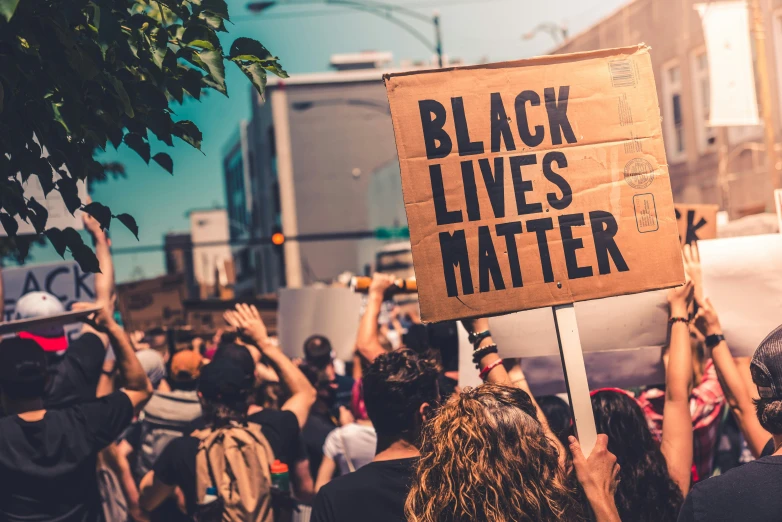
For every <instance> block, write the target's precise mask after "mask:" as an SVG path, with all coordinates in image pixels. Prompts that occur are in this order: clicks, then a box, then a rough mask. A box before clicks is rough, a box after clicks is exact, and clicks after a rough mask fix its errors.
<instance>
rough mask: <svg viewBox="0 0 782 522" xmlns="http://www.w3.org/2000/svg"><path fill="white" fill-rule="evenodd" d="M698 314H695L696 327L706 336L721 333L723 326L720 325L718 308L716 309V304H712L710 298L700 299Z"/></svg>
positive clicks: (698, 300)
mask: <svg viewBox="0 0 782 522" xmlns="http://www.w3.org/2000/svg"><path fill="white" fill-rule="evenodd" d="M695 300H696V302H697V303H698V314H697V315H696V316H695V327H696V328H698V330H700V331H701V333H702V334H703V335H704V336H708V335H712V334H721V333H722V326H721V325H720V318H719V316H718V315H717V310H715V309H714V305H712V304H711V300H710V299H709V298H706V299H698V298H697V297H696V299H695Z"/></svg>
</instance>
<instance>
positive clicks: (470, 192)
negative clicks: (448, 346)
mask: <svg viewBox="0 0 782 522" xmlns="http://www.w3.org/2000/svg"><path fill="white" fill-rule="evenodd" d="M385 82H386V88H387V91H388V99H389V103H390V105H391V115H392V119H393V123H394V131H395V135H396V144H397V151H398V154H399V162H400V167H401V173H402V188H403V193H404V200H405V208H406V210H407V221H408V224H409V227H410V238H411V243H412V250H413V262H414V265H415V271H416V275H417V280H418V287H419V298H420V302H421V314H422V319H423V320H425V321H442V320H447V319H458V318H463V317H474V316H481V315H491V314H500V313H506V312H513V311H517V310H524V309H530V308H539V307H543V306H550V305H556V304H563V303H572V302H574V301H583V300H587V299H596V298H601V297H608V296H613V295H622V294H631V293H635V292H642V291H645V290H652V289H658V288H666V287H671V286H675V285H677V284H680V283H682V282H683V281H684V271H683V267H682V263H681V250H680V245H679V237H678V230H677V225H676V218H675V216H674V210H673V198H672V195H671V187H670V180H669V177H668V168H667V161H666V158H665V151H664V148H663V141H662V131H661V128H660V119H659V113H660V111H659V107H658V105H657V93H656V90H655V83H654V71H653V69H652V63H651V59H650V57H649V51H648V48H647V47H646V46H644V45H638V46H635V47H628V48H624V49H612V50H603V51H595V52H589V53H578V54H572V55H555V56H545V57H540V58H533V59H529V60H521V61H517V62H505V63H497V64H489V65H480V66H472V67H460V68H451V69H440V70H436V71H429V72H409V73H398V74H391V75H386V76H385Z"/></svg>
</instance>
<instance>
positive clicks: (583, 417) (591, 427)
mask: <svg viewBox="0 0 782 522" xmlns="http://www.w3.org/2000/svg"><path fill="white" fill-rule="evenodd" d="M553 311H554V326H556V328H557V341H558V342H559V354H560V356H561V357H562V371H563V373H564V374H565V386H567V395H568V400H569V402H570V409H571V410H572V412H573V421H574V425H575V427H576V437H578V441H579V442H580V443H581V449H582V450H583V451H584V455H589V454H590V453H591V452H592V448H594V447H595V441H596V440H597V428H595V417H594V415H593V414H592V398H591V397H590V396H589V382H588V381H587V374H586V366H585V365H584V352H583V350H582V349H581V339H580V338H579V336H578V322H576V309H575V307H574V306H573V304H572V303H571V304H564V305H557V306H555V307H553Z"/></svg>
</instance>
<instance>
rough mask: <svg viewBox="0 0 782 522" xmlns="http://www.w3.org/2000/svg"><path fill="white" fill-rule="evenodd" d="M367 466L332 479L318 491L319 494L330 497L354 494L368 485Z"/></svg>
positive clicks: (337, 497) (335, 497)
mask: <svg viewBox="0 0 782 522" xmlns="http://www.w3.org/2000/svg"><path fill="white" fill-rule="evenodd" d="M366 467H367V466H364V467H363V468H359V469H357V470H356V471H354V472H353V473H347V474H345V475H341V476H339V477H336V478H334V479H332V480H330V481H329V482H328V483H327V484H325V485H324V486H323V487H322V488H320V490H319V491H318V495H319V496H323V497H324V498H328V499H340V498H343V497H346V496H353V495H355V494H356V492H357V491H359V490H361V489H363V488H364V487H366V486H367V484H366V480H365V479H366V477H367V471H366Z"/></svg>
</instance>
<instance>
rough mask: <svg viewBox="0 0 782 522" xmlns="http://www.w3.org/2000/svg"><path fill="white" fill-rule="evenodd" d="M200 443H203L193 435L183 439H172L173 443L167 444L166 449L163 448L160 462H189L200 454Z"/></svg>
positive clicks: (185, 436) (184, 436) (182, 437)
mask: <svg viewBox="0 0 782 522" xmlns="http://www.w3.org/2000/svg"><path fill="white" fill-rule="evenodd" d="M200 442H201V441H200V440H199V439H198V438H196V437H193V436H191V435H183V436H181V437H177V438H175V439H171V441H170V442H169V443H168V444H166V447H165V448H163V451H162V453H161V454H160V457H159V459H158V460H159V461H161V462H165V461H171V460H180V459H185V460H189V459H191V458H195V456H196V454H197V453H198V446H199V444H200Z"/></svg>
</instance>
